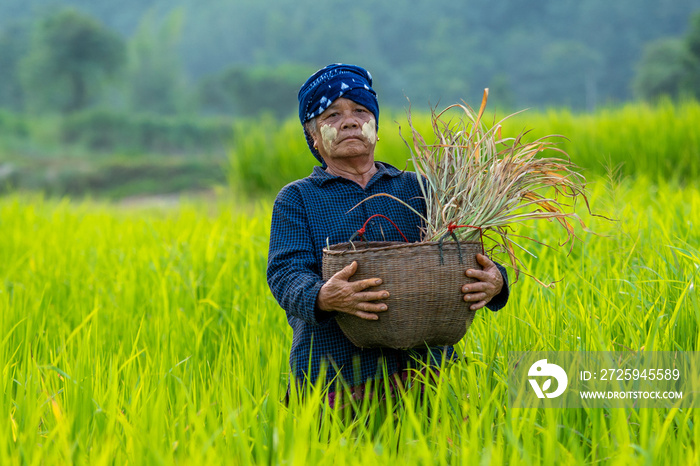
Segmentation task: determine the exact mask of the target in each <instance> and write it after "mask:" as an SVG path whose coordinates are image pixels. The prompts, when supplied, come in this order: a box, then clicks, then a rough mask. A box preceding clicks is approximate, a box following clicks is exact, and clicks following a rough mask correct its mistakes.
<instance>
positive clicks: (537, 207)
mask: <svg viewBox="0 0 700 466" xmlns="http://www.w3.org/2000/svg"><path fill="white" fill-rule="evenodd" d="M487 99H488V89H485V90H484V96H483V100H482V102H481V107H480V109H479V112H478V113H477V112H475V111H474V110H472V108H471V107H469V106H468V105H466V104H456V105H451V106H449V107H447V108H446V109H444V110H443V111H441V112H439V113H436V112H435V111H434V110H433V112H432V127H433V131H434V133H435V142H434V143H431V144H429V143H427V142H426V140H425V138H424V137H423V136H422V135H421V134H420V133H419V132H418V131H417V130H416V129H415V127H414V126H413V122H412V121H411V112H410V108H409V110H408V112H407V113H408V124H409V126H410V128H411V132H412V136H413V137H412V139H413V141H412V144H409V143H408V142H407V141H406V140H405V139H404V142H406V145H407V146H408V147H409V149H410V150H411V157H412V159H413V164H414V167H415V170H416V172H417V173H419V174H420V175H422V176H419V177H418V180H419V182H420V187H421V190H422V192H423V196H424V198H425V200H426V205H427V215H426V216H425V217H424V216H422V215H421V217H422V218H423V220H424V221H425V228H424V229H423V234H422V240H423V241H436V240H438V239H440V238H443V237H445V236H446V235H450V234H453V233H454V234H455V235H456V237H457V238H458V239H459V240H463V241H471V240H474V239H477V238H478V236H479V231H478V230H475V229H472V228H460V229H455V227H456V226H458V225H469V226H473V227H479V228H480V229H481V232H482V233H483V236H484V237H486V238H489V239H490V240H492V241H494V242H496V243H497V244H500V245H501V246H502V247H503V249H504V251H506V252H507V253H508V256H509V258H510V262H511V265H512V266H513V268H514V269H515V271H516V273H518V272H519V271H520V269H521V267H519V265H522V263H521V261H519V260H518V258H517V255H516V249H517V250H522V251H525V252H528V253H529V254H531V253H530V252H529V251H527V249H526V248H525V247H524V246H523V245H522V244H520V243H519V242H516V241H515V238H523V239H525V240H529V241H535V242H537V241H536V240H534V239H532V238H529V237H527V236H522V235H517V234H515V233H514V232H513V231H512V228H510V227H511V226H513V225H515V224H522V223H524V222H527V221H529V220H543V219H544V220H550V221H551V220H555V221H557V222H558V223H559V224H560V225H561V226H562V227H563V228H564V230H565V232H566V234H567V240H566V241H564V243H562V244H561V245H560V246H563V245H564V244H566V243H567V242H569V241H570V240H572V239H573V238H575V237H576V236H575V233H574V227H573V225H572V224H571V223H570V221H569V220H570V219H576V220H577V221H578V222H580V224H581V225H582V227H583V228H584V229H585V225H584V224H583V222H582V221H581V219H580V218H579V217H578V216H577V215H576V214H575V213H574V212H573V211H572V210H573V205H574V204H575V201H576V199H577V198H578V197H579V196H580V197H582V198H583V199H584V200H585V201H586V205H587V206H588V200H587V198H586V195H585V178H584V177H583V176H582V175H581V174H580V173H578V172H577V170H578V167H576V166H575V165H574V164H573V163H572V162H571V160H570V158H569V156H568V154H566V152H564V151H563V150H561V149H559V148H557V147H555V143H554V142H553V141H552V139H553V138H561V137H562V136H559V135H550V136H546V137H543V138H540V139H537V140H536V141H534V142H524V141H523V138H524V136H525V135H526V134H527V132H521V133H520V134H519V135H518V136H517V137H515V138H503V137H502V136H501V126H502V123H503V122H504V121H505V120H507V119H508V118H510V117H512V116H513V115H515V114H513V115H509V116H508V117H506V118H504V119H503V120H501V121H499V122H498V123H496V124H494V125H493V126H492V127H491V128H490V129H487V128H486V125H484V124H483V122H482V116H483V113H484V109H485V107H486V102H487ZM453 109H455V110H459V111H460V117H459V118H456V119H449V120H447V119H446V114H447V112H448V111H449V110H453ZM402 138H403V136H402ZM544 151H549V152H557V153H558V155H559V156H558V157H540V156H539V154H540V153H542V152H544ZM390 197H393V196H390ZM394 199H396V200H397V201H399V202H402V201H401V200H399V199H397V198H394ZM565 200H568V201H571V205H567V204H565V203H564V201H565ZM404 205H406V206H408V204H406V203H404ZM568 208H571V209H569V210H567V209H568ZM589 211H590V209H589ZM414 212H415V213H417V214H418V215H420V213H418V212H416V211H415V210H414ZM572 243H573V242H572ZM538 282H539V280H538ZM539 283H542V282H539Z"/></svg>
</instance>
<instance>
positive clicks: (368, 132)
mask: <svg viewBox="0 0 700 466" xmlns="http://www.w3.org/2000/svg"><path fill="white" fill-rule="evenodd" d="M362 135H363V136H364V137H365V139H367V140H368V141H369V142H370V144H374V143H375V142H377V123H376V121H374V118H372V119H371V120H369V121H368V122H367V123H365V124H363V125H362Z"/></svg>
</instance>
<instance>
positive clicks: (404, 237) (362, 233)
mask: <svg viewBox="0 0 700 466" xmlns="http://www.w3.org/2000/svg"><path fill="white" fill-rule="evenodd" d="M374 217H382V218H385V219H386V220H388V221H389V223H391V224H392V225H394V228H396V231H398V232H399V234H400V235H401V237H402V238H403V240H404V241H406V242H407V243H408V242H409V241H408V238H406V236H405V235H404V234H403V233H402V232H401V230H400V229H399V227H397V226H396V224H395V223H394V222H392V221H391V219H390V218H389V217H387V216H386V215H382V214H374V215H372V216H371V217H370V218H368V219H367V220H366V221H365V224H364V225H362V228H360V229H359V230H357V234H358V236H360V237H362V235H364V234H365V231H367V223H369V221H370V220H372V219H373V218H374Z"/></svg>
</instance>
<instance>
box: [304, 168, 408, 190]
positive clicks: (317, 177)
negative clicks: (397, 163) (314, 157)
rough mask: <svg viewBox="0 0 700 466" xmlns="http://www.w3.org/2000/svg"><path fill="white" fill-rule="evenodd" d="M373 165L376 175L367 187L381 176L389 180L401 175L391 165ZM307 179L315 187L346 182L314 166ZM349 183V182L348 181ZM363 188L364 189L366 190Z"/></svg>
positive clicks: (340, 177)
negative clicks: (375, 168)
mask: <svg viewBox="0 0 700 466" xmlns="http://www.w3.org/2000/svg"><path fill="white" fill-rule="evenodd" d="M374 165H375V166H376V167H377V173H375V174H374V175H373V176H372V179H371V180H369V183H367V186H369V185H370V184H372V183H373V182H374V181H375V180H378V179H379V178H381V177H382V176H388V177H390V178H394V177H396V176H399V175H400V174H401V171H400V170H399V169H398V168H396V167H394V166H393V165H391V164H388V163H386V162H378V161H375V162H374ZM309 179H311V181H313V182H314V183H315V184H316V185H317V186H323V185H324V184H325V183H327V182H330V181H342V180H347V178H343V177H342V176H338V175H332V174H330V173H328V172H327V171H325V170H324V169H323V168H321V167H319V166H318V165H316V166H315V167H314V170H313V172H311V175H309ZM348 181H350V180H348ZM367 186H366V187H365V189H366V188H367Z"/></svg>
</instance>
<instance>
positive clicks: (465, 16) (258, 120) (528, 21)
mask: <svg viewBox="0 0 700 466" xmlns="http://www.w3.org/2000/svg"><path fill="white" fill-rule="evenodd" d="M339 61H340V62H349V63H356V64H359V65H362V66H364V67H366V68H367V69H369V70H370V71H371V72H372V74H373V76H374V78H375V89H376V90H377V92H378V94H379V99H380V105H381V106H382V110H383V111H384V110H385V109H386V110H390V109H395V110H397V111H398V110H399V109H401V108H402V107H405V106H406V105H407V101H406V97H408V98H410V100H411V102H412V104H413V105H414V107H415V108H419V109H425V110H426V111H427V110H428V108H429V106H430V105H436V104H439V105H441V106H443V105H447V104H449V103H452V102H456V101H459V100H461V99H464V100H465V101H467V102H468V103H478V101H480V97H481V92H482V90H483V88H485V87H489V88H490V89H491V95H490V99H489V104H490V108H491V109H492V110H494V109H496V110H498V111H499V112H506V111H515V110H519V109H522V108H524V107H534V108H536V109H539V110H544V109H546V108H549V107H557V108H562V109H564V108H566V109H569V110H571V111H573V112H579V113H581V112H594V111H596V110H600V109H606V108H612V107H615V106H620V105H623V104H625V103H628V102H630V101H633V100H634V101H640V100H644V101H648V102H655V101H657V100H658V99H663V98H671V99H675V100H676V101H685V100H688V99H698V98H699V97H700V3H698V0H676V1H673V2H671V1H666V0H664V1H658V0H634V1H633V0H619V1H617V2H614V3H610V2H609V1H603V0H589V1H586V2H577V1H573V0H557V1H555V0H546V1H541V2H535V3H532V2H523V1H522V0H503V1H501V2H497V3H493V2H488V1H486V0H471V1H468V2H447V1H444V0H433V1H415V0H397V1H395V2H392V3H378V2H372V1H370V0H358V1H356V2H353V3H352V4H347V3H345V2H344V3H341V2H338V1H335V0H332V1H327V2H312V1H309V0H299V1H297V2H288V1H284V0H269V1H267V2H256V1H252V0H207V1H204V2H202V1H198V2H195V1H193V0H169V1H165V0H139V1H136V0H124V1H122V2H119V3H118V4H116V3H114V2H107V1H105V0H4V1H3V2H2V3H0V189H3V188H5V189H9V188H6V187H8V186H15V187H17V186H24V185H25V184H22V183H19V185H17V184H14V185H13V184H12V183H15V182H16V181H17V180H18V179H23V176H20V175H18V173H25V172H32V176H34V177H35V178H36V177H37V174H36V173H35V172H36V171H37V170H38V171H42V170H43V171H44V172H45V174H46V173H48V172H46V169H45V167H46V166H47V165H46V163H45V162H46V160H47V159H50V160H51V161H52V163H55V164H59V165H61V164H62V165H63V167H64V168H66V167H69V166H73V165H75V164H83V165H85V164H90V163H91V161H94V160H97V159H100V160H102V161H104V160H105V159H107V158H108V157H111V156H114V157H118V158H122V159H124V160H131V161H132V162H133V163H136V160H137V159H138V158H139V157H145V156H148V157H151V159H153V157H152V156H156V155H159V156H165V157H167V158H170V159H171V160H170V162H169V163H172V160H175V159H178V158H180V159H182V160H183V163H185V161H187V163H191V161H192V160H196V161H197V163H199V164H202V166H208V167H209V168H210V171H211V172H212V173H213V172H214V167H215V166H219V165H221V164H222V163H224V164H225V163H228V162H225V160H226V158H227V157H228V156H229V155H230V154H229V153H228V152H229V148H233V149H232V150H233V152H236V153H239V152H240V147H241V146H245V145H246V144H248V145H251V144H252V145H255V143H247V142H245V141H242V140H238V139H240V138H242V137H243V136H245V135H247V134H249V133H250V131H251V128H260V127H261V126H264V127H267V128H268V131H272V130H273V128H274V129H275V130H278V129H283V132H284V133H285V134H289V137H295V138H296V137H298V136H299V135H300V134H301V133H300V130H299V131H297V133H298V134H296V133H295V134H294V136H292V135H291V134H290V133H291V132H292V129H291V126H290V125H292V124H291V123H288V120H293V119H294V115H295V113H296V107H297V101H296V93H297V91H298V89H299V86H300V85H301V83H302V82H303V81H304V80H305V79H306V78H307V77H308V76H309V75H310V74H311V73H312V72H313V71H315V70H316V69H318V68H320V67H322V66H325V65H326V64H328V63H332V62H339ZM251 119H252V120H251ZM383 121H384V122H385V123H383V125H386V122H387V121H388V120H386V119H384V118H383ZM288 126H289V128H288ZM384 127H386V126H384ZM285 128H286V129H285ZM255 137H257V136H255ZM255 137H253V138H252V139H253V140H255ZM234 141H235V142H234ZM270 144H272V143H270ZM301 144H303V139H302V140H301ZM272 145H274V146H275V147H277V150H278V151H284V150H285V148H286V149H287V150H289V148H290V147H292V146H290V145H289V144H288V142H286V141H280V142H274V144H272ZM403 156H404V155H401V157H403ZM153 160H155V159H153ZM237 163H238V162H237ZM247 163H248V162H244V161H241V162H240V163H238V165H241V167H242V166H243V165H246V164H247ZM98 165H100V164H98V163H94V164H93V167H94V166H98ZM234 165H235V164H234ZM100 166H101V165H100ZM66 171H67V172H71V169H69V168H66ZM8 173H14V175H12V176H13V178H12V180H15V181H13V182H12V183H10V182H9V180H10V176H9V175H7V174H8ZM193 173H199V172H198V171H197V170H194V171H193ZM3 174H5V175H3ZM107 175H108V174H107ZM47 176H48V175H47ZM76 176H80V175H79V174H78V173H77V172H76ZM256 176H257V175H256ZM225 177H226V174H224V173H222V174H220V175H219V177H218V181H219V182H223V181H225ZM49 178H50V177H49ZM106 178H109V176H106ZM116 178H119V177H116ZM215 178H216V177H215ZM252 179H255V176H253V177H252ZM162 181H163V182H162V183H161V184H160V187H155V186H158V183H153V186H154V188H153V189H155V190H156V191H159V190H160V191H163V190H165V191H170V190H173V189H174V188H173V187H172V186H170V187H169V186H168V179H165V180H162ZM122 182H123V180H122ZM37 183H38V185H37V186H35V185H34V184H33V183H29V185H31V186H33V187H39V188H41V183H40V182H37ZM47 183H48V182H47ZM69 184H70V183H69ZM264 184H265V183H263V185H264ZM77 185H80V183H77ZM178 186H180V187H181V186H182V183H179V184H178ZM260 187H262V185H261V186H260ZM135 190H136V189H135ZM128 191H129V190H128V189H127V190H126V191H125V192H128ZM56 192H59V193H60V192H61V190H60V189H59V190H57V191H56Z"/></svg>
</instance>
